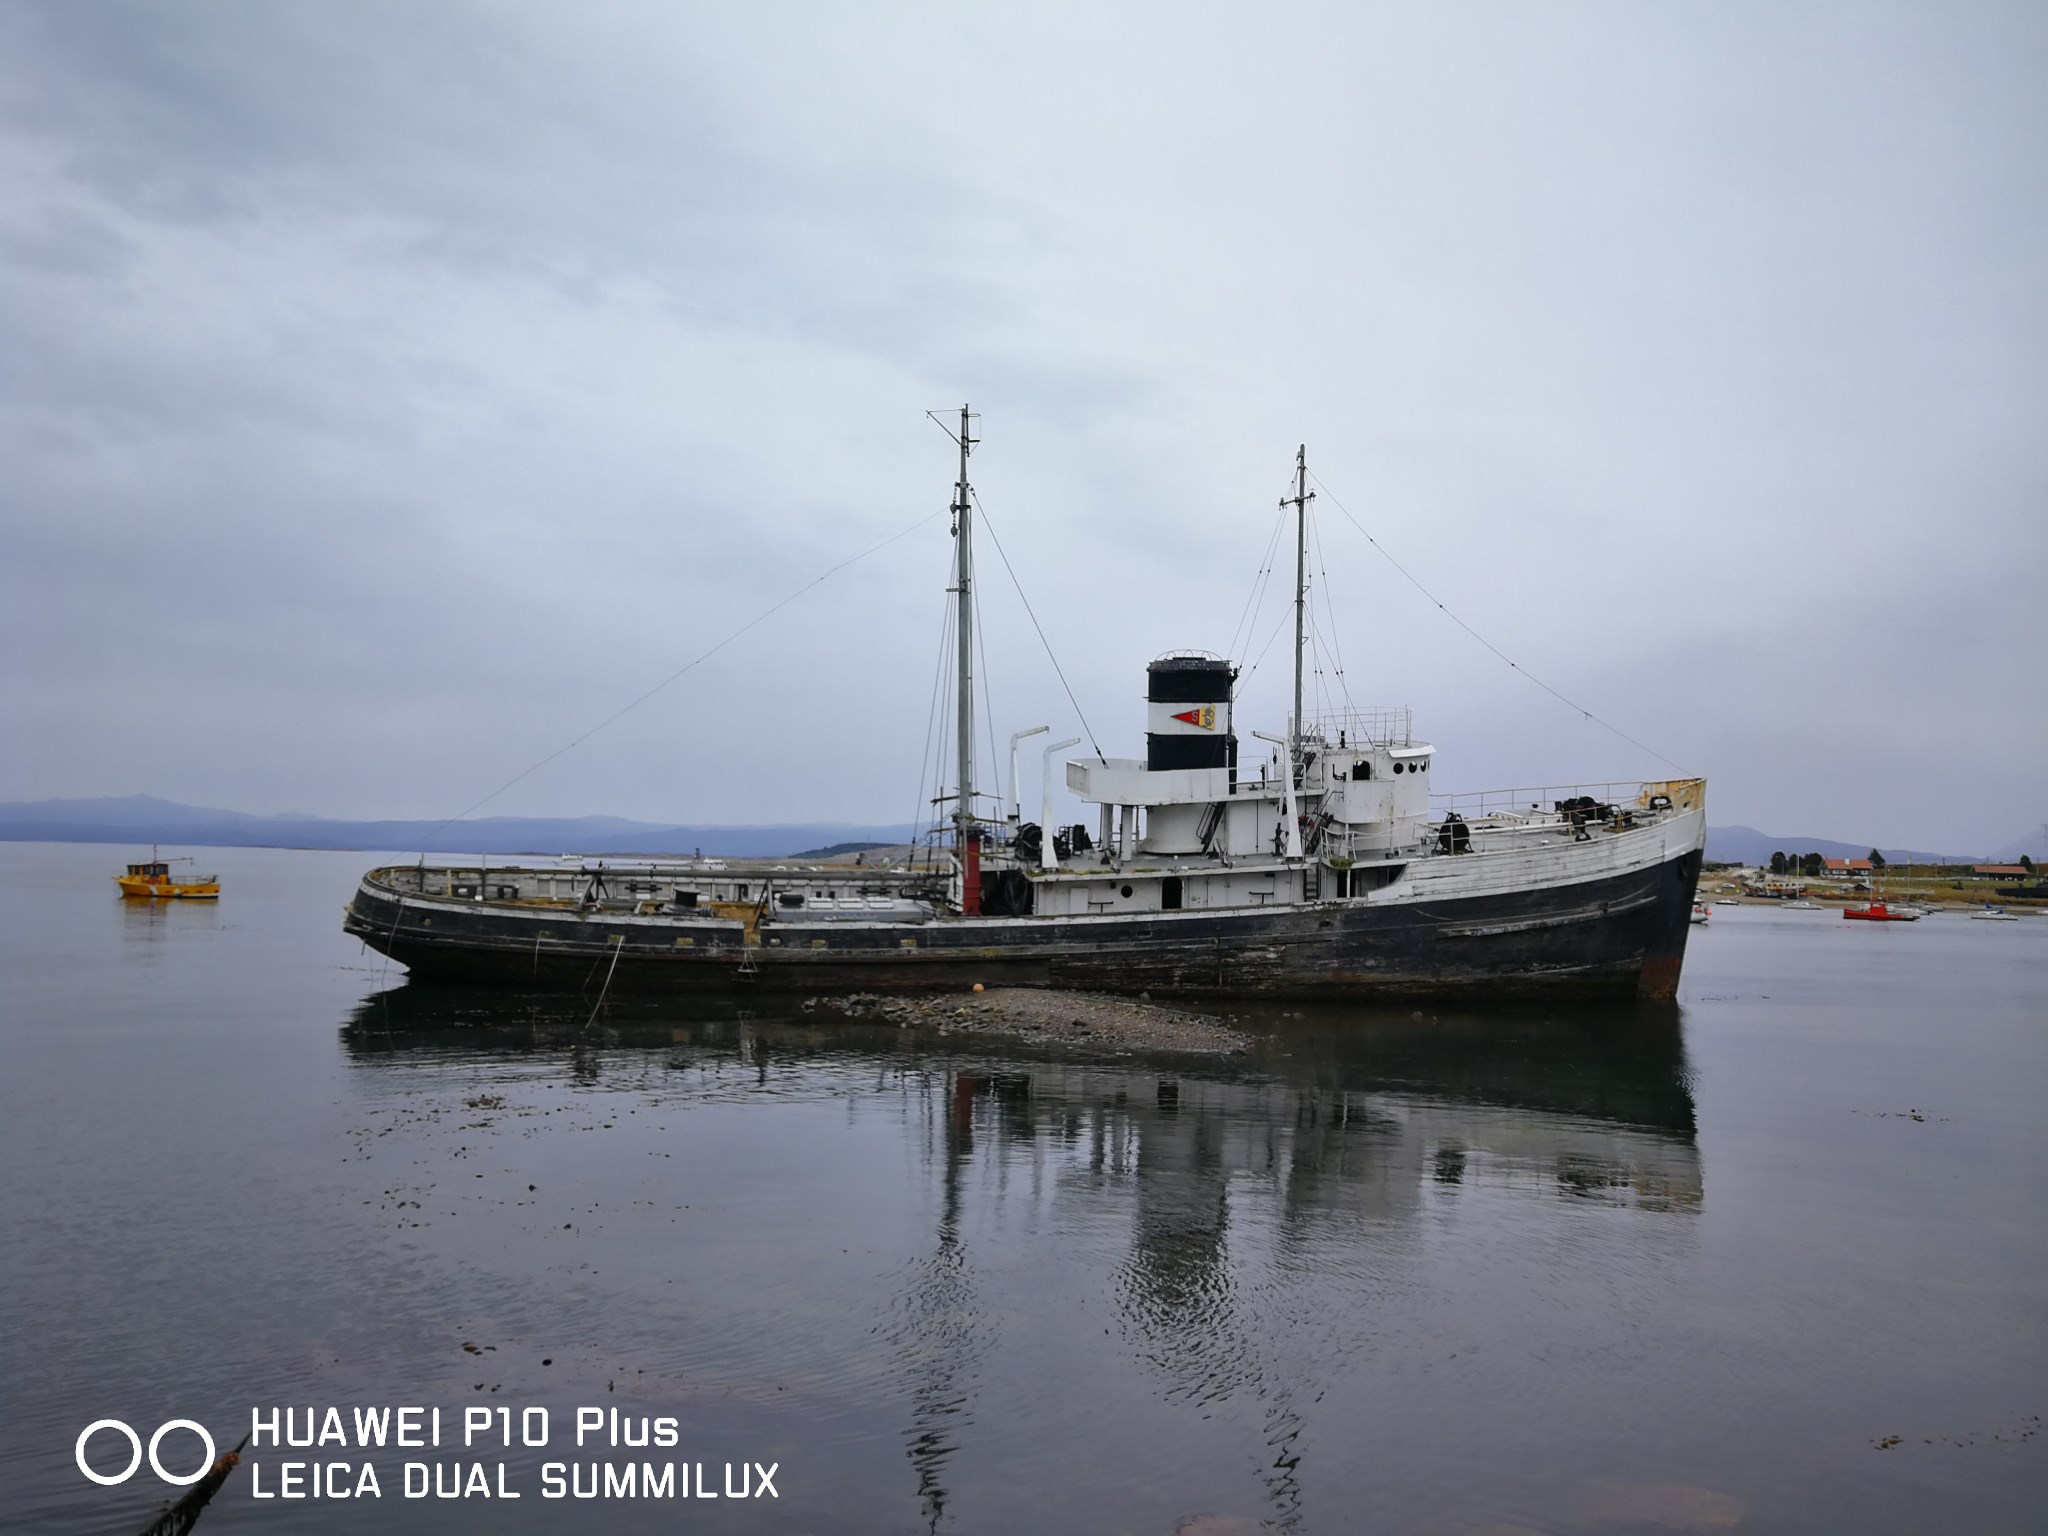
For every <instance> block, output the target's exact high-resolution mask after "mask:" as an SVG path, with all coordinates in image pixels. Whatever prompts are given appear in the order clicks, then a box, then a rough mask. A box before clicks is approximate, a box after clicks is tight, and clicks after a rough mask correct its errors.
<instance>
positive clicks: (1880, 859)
mask: <svg viewBox="0 0 2048 1536" xmlns="http://www.w3.org/2000/svg"><path fill="white" fill-rule="evenodd" d="M2019 863H2020V866H2021V867H2022V868H2024V869H2025V870H2026V871H2027V872H2028V873H2029V874H2031V873H2032V872H2033V869H2034V861H2033V859H2032V858H2031V857H2030V856H2028V855H2027V854H2024V853H2023V854H2021V855H2020V857H2019ZM1870 867H1871V868H1872V869H1873V870H1880V869H1883V868H1884V867H1885V857H1884V855H1883V854H1881V853H1879V852H1878V851H1877V850H1876V849H1875V848H1873V849H1871V850H1870ZM1827 868H1828V865H1827V859H1826V858H1825V857H1823V856H1822V855H1820V854H1818V853H1786V852H1783V851H1782V850H1781V851H1779V852H1777V853H1773V854H1772V855H1771V873H1772V874H1774V875H1805V876H1807V877H1808V878H1810V879H1818V878H1819V877H1820V876H1822V875H1824V874H1826V873H1827Z"/></svg>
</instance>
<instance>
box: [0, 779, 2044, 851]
mask: <svg viewBox="0 0 2048 1536" xmlns="http://www.w3.org/2000/svg"><path fill="white" fill-rule="evenodd" d="M430 836H431V837H432V843H431V844H430V845H429V844H428V843H427V841H426V840H427V839H428V838H429V837H430ZM911 836H912V831H911V829H910V828H909V827H907V826H901V825H898V826H880V827H863V826H850V825H847V824H844V823H840V822H799V823H794V824H791V825H788V826H747V827H701V826H668V827H665V826H662V825H660V824H658V823H656V822H649V821H627V820H625V819H623V818H621V817H617V816H574V817H543V816H487V817H484V818H482V819H480V820H477V821H457V822H451V823H449V824H447V825H446V826H443V825H442V824H441V823H439V822H432V821H339V820H334V819H332V818H329V817H324V816H300V815H294V814H286V815H282V816H252V815H250V814H248V813H247V812H246V811H223V810H217V809H214V808H211V807H208V806H201V805H179V804H177V803H176V802H175V801H171V800H159V799H157V798H156V797H155V796H154V795H126V796H121V797H118V798H109V799H97V800H33V801H19V800H18V801H11V802H0V842H15V843H19V842H47V843H126V844H136V843H163V844H167V845H169V844H176V845H178V846H180V847H214V848H377V849H386V850H390V851H393V852H419V851H426V852H445V853H541V854H550V855H552V854H558V853H618V854H656V853H667V854H673V853H692V852H696V851H698V850H702V851H703V852H705V853H715V854H728V855H731V856H734V857H739V858H749V857H751V858H787V857H789V856H790V855H791V854H795V853H799V852H802V851H804V850H807V849H820V848H825V847H828V846H831V845H833V844H840V843H851V844H855V845H866V846H875V845H881V844H894V843H904V842H908V841H909V840H910V838H911ZM1870 848H1871V845H1870V844H1869V843H1845V842H1841V841H1839V840H1836V839H1832V838H1825V837H1783V836H1779V835H1778V834H1776V833H1771V832H1759V831H1757V830H1756V829H1755V828H1754V827H1709V828H1708V829H1707V857H1708V858H1710V859H1715V860H1726V861H1733V862H1738V863H1743V864H1761V863H1764V862H1767V861H1768V860H1769V859H1770V856H1771V855H1772V854H1773V853H1774V852H1777V851H1779V850H1781V849H1782V850H1783V851H1785V852H1787V853H1818V854H1823V855H1825V856H1826V857H1828V858H1832V859H1860V858H1862V857H1864V856H1865V855H1866V854H1868V853H1869V852H1870ZM1880 851H1881V852H1882V853H1883V854H1884V856H1885V857H1886V858H1887V859H1889V860H1891V861H1893V862H1894V863H1913V862H1918V863H1934V862H1940V861H1944V860H1945V861H1947V862H1949V863H1965V864H1966V863H1970V862H1971V861H1972V860H1974V859H1981V858H1990V859H1994V860H1998V861H2000V862H2004V861H2007V860H2011V859H2016V858H2018V857H2019V856H2020V855H2021V854H2022V853H2030V854H2033V855H2034V856H2035V857H2036V858H2041V857H2043V856H2044V855H2048V835H2044V834H2039V833H2037V834H2035V835H2033V836H2025V837H2020V838H2017V839H2015V840H2014V841H2013V842H2011V843H2008V844H2006V845H2005V846H2004V847H2002V848H1996V849H1993V850H1992V851H1991V852H1990V853H1989V854H1940V853H1928V852H1925V851H1924V850H1921V849H1914V848H1883V849H1881V850H1880Z"/></svg>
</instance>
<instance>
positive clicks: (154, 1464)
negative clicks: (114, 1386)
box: [72, 1419, 213, 1488]
mask: <svg viewBox="0 0 2048 1536" xmlns="http://www.w3.org/2000/svg"><path fill="white" fill-rule="evenodd" d="M103 1429H111V1430H114V1431H117V1432H118V1433H120V1434H123V1435H126V1436H127V1437H128V1446H129V1449H130V1450H131V1451H132V1452H133V1453H134V1454H132V1455H131V1456H130V1457H129V1458H128V1465H127V1466H126V1467H124V1468H122V1470H121V1471H120V1472H118V1473H114V1474H112V1475H109V1474H107V1473H105V1472H95V1471H93V1469H92V1468H91V1466H89V1465H88V1464H87V1462H86V1459H85V1447H86V1443H87V1442H88V1441H90V1440H91V1439H92V1437H93V1436H94V1435H96V1434H98V1433H99V1432H100V1431H101V1430H103ZM174 1429H189V1430H191V1431H192V1433H193V1434H195V1435H197V1436H198V1437H199V1443H200V1444H201V1445H203V1446H205V1447H206V1454H205V1455H204V1456H203V1457H201V1458H200V1460H199V1470H198V1471H196V1472H186V1473H182V1474H181V1473H176V1472H166V1471H165V1470H164V1464H163V1463H162V1462H161V1461H159V1460H158V1459H157V1447H158V1446H160V1445H162V1444H163V1440H164V1436H165V1435H168V1434H169V1433H170V1432H171V1431H172V1430H174ZM72 1455H73V1456H75V1457H76V1458H77V1460H78V1470H79V1471H81V1472H83V1473H84V1474H85V1475H86V1476H87V1477H89V1478H91V1479H92V1480H93V1481H94V1482H96V1483H98V1484H100V1485H101V1486H102V1487H106V1488H111V1487H112V1486H113V1485H114V1484H116V1483H125V1482H127V1481H128V1479H129V1478H131V1477H133V1476H134V1475H135V1472H136V1469H137V1468H138V1467H140V1466H141V1465H142V1436H140V1435H138V1434H136V1433H135V1431H134V1430H133V1429H131V1428H129V1427H128V1426H127V1425H126V1424H123V1423H122V1422H121V1421H120V1420H119V1419H95V1420H93V1422H92V1423H90V1424H88V1425H86V1426H85V1429H84V1430H83V1431H82V1432H81V1433H80V1434H79V1437H78V1444H77V1445H76V1446H75V1447H74V1448H73V1450H72ZM149 1465H150V1468H151V1470H152V1471H154V1472H155V1473H156V1475H157V1476H158V1477H160V1478H162V1479H163V1480H164V1481H165V1482H167V1483H170V1484H171V1485H173V1486H174V1487H178V1488H183V1487H186V1486H188V1485H189V1484H192V1483H196V1482H198V1481H199V1479H201V1478H202V1477H204V1476H206V1473H207V1469H208V1468H210V1467H211V1466H212V1465H213V1436H211V1435H209V1434H208V1433H207V1432H206V1430H205V1428H204V1427H203V1426H201V1425H198V1424H195V1423H193V1422H192V1421H191V1420H190V1419H172V1420H171V1421H170V1422H169V1423H167V1424H160V1425H158V1426H157V1431H156V1433H155V1434H153V1435H151V1436H150V1437H149Z"/></svg>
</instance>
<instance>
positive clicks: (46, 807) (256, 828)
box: [0, 795, 912, 858]
mask: <svg viewBox="0 0 2048 1536" xmlns="http://www.w3.org/2000/svg"><path fill="white" fill-rule="evenodd" d="M911 836H912V832H911V829H910V828H909V827H907V826H883V827H865V826H852V825H848V824H846V823H843V822H800V823H794V824H791V825H788V826H753V827H699V826H662V825H660V824H659V823H656V822H648V821H628V820H625V819H623V818H621V817H617V816H575V817H560V818H557V817H544V816H487V817H483V818H480V819H478V820H476V821H457V822H451V823H449V824H447V825H446V826H443V825H442V824H441V823H439V822H433V821H339V820H334V819H331V818H328V817H323V816H299V815H290V814H287V815H283V816H251V815H249V814H248V813H247V812H245V811H224V810H218V809H215V808H213V807H210V806H201V805H179V804H177V803H176V802H175V801H171V800H159V799H157V798H156V797H155V796H154V795H125V796H121V797H118V798H110V799H97V800H35V801H12V802H0V842H15V843H19V842H43V843H122V844H128V845H134V844H140V843H161V844H164V845H166V846H171V845H175V846H177V847H181V848H187V847H211V848H377V849H385V850H389V851H393V852H420V851H426V852H434V853H537V854H547V855H550V856H552V855H555V854H559V853H612V854H686V853H694V852H698V851H700V850H701V851H702V852H704V853H707V854H725V855H730V856H732V857H736V858H786V857H788V856H789V855H791V854H793V853H797V852H801V851H803V850H805V849H815V848H822V847H826V846H828V845H830V844H834V843H858V844H864V845H869V846H874V845H880V844H892V843H904V842H908V841H909V840H910V838H911ZM429 838H431V839H432V840H431V842H429V841H428V839H429Z"/></svg>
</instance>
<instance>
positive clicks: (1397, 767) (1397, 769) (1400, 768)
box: [1394, 763, 1406, 773]
mask: <svg viewBox="0 0 2048 1536" xmlns="http://www.w3.org/2000/svg"><path fill="white" fill-rule="evenodd" d="M1405 766H1406V765H1405V764H1402V763H1396V764H1394V772H1396V773H1400V772H1402V771H1403V769H1404V768H1405Z"/></svg>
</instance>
